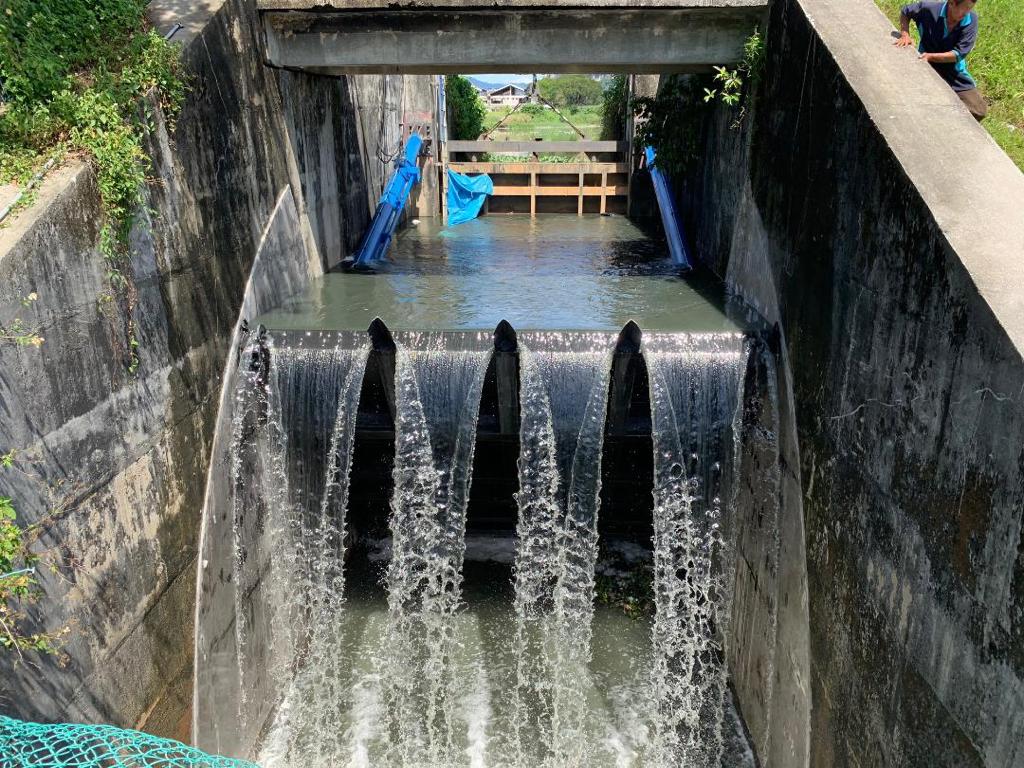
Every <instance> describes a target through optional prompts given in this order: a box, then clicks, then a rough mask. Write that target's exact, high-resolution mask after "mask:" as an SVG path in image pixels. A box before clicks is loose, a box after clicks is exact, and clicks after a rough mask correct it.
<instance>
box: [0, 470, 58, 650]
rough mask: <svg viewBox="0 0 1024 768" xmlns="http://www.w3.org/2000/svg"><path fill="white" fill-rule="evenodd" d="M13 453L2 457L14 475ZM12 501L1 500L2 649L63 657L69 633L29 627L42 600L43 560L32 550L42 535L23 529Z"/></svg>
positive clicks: (36, 528)
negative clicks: (31, 608) (39, 575)
mask: <svg viewBox="0 0 1024 768" xmlns="http://www.w3.org/2000/svg"><path fill="white" fill-rule="evenodd" d="M14 463H15V454H14V451H11V452H9V453H6V454H4V455H2V456H0V468H2V469H3V470H5V471H14ZM16 520H17V513H16V512H15V511H14V506H13V504H12V503H11V500H10V499H9V498H7V497H3V496H0V648H2V649H3V650H5V651H15V652H17V654H18V656H19V658H24V653H25V652H26V651H35V652H37V653H42V654H46V655H50V656H55V655H58V654H59V653H60V647H61V645H62V643H63V641H64V638H65V636H66V635H67V634H68V632H69V631H70V630H69V628H68V627H62V628H61V629H58V630H56V631H54V632H32V631H29V630H28V629H26V628H25V625H26V624H28V621H29V619H28V616H27V609H28V608H29V606H31V605H33V604H34V603H36V602H37V601H38V600H39V597H40V595H41V590H40V588H39V582H38V580H37V578H36V571H37V569H38V568H39V567H40V562H41V559H40V557H39V555H38V554H35V553H34V552H33V551H32V549H31V547H32V545H34V544H35V543H36V542H37V541H38V539H39V535H40V533H41V532H42V527H41V526H39V525H34V526H29V527H27V528H24V529H23V528H21V527H20V526H19V525H18V524H17V522H16Z"/></svg>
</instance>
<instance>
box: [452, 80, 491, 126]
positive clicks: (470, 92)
mask: <svg viewBox="0 0 1024 768" xmlns="http://www.w3.org/2000/svg"><path fill="white" fill-rule="evenodd" d="M444 91H445V98H446V99H447V101H448V138H450V139H455V140H469V141H473V140H475V139H478V138H480V134H481V133H483V132H484V116H485V115H486V114H487V109H486V108H485V107H484V104H483V101H482V100H481V99H480V96H479V94H477V92H476V88H474V87H473V84H472V83H471V82H469V80H467V79H466V78H464V77H462V75H448V76H447V77H445V79H444Z"/></svg>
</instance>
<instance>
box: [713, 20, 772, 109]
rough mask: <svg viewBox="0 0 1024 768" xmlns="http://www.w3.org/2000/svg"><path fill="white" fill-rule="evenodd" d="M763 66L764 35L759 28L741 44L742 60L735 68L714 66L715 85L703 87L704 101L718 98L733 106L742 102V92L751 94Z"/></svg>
mask: <svg viewBox="0 0 1024 768" xmlns="http://www.w3.org/2000/svg"><path fill="white" fill-rule="evenodd" d="M763 66H764V37H762V35H761V30H759V29H756V30H754V34H752V35H751V36H750V37H748V38H747V40H746V42H745V43H744V44H743V60H742V61H741V62H740V63H739V66H737V67H736V69H728V68H726V67H715V85H714V86H713V87H712V88H705V89H704V101H706V102H710V101H714V100H715V99H720V100H721V101H722V103H723V104H728V105H729V106H730V107H735V106H737V105H739V104H741V103H742V101H743V98H744V93H747V94H752V93H753V92H754V88H755V87H756V86H757V82H758V80H759V79H760V77H761V69H762V68H763Z"/></svg>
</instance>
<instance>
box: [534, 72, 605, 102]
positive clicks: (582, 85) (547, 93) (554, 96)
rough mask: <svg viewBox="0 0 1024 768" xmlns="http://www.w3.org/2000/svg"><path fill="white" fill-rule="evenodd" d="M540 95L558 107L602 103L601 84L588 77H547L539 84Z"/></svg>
mask: <svg viewBox="0 0 1024 768" xmlns="http://www.w3.org/2000/svg"><path fill="white" fill-rule="evenodd" d="M537 88H538V89H539V90H540V95H541V96H542V97H543V98H545V99H547V100H548V101H550V102H551V103H552V104H554V105H555V106H556V107H581V106H583V105H585V104H600V103H601V94H602V90H601V84H600V83H599V82H597V80H594V79H593V78H592V77H587V76H586V75H558V76H556V77H545V78H544V79H543V80H540V81H539V82H538V83H537Z"/></svg>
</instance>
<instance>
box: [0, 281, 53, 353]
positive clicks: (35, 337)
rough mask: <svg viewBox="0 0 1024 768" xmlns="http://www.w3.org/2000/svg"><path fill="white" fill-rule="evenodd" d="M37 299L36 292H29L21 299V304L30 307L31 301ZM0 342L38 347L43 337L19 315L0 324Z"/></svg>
mask: <svg viewBox="0 0 1024 768" xmlns="http://www.w3.org/2000/svg"><path fill="white" fill-rule="evenodd" d="M38 300H39V296H38V295H37V294H35V293H30V294H29V295H28V296H26V297H25V298H24V299H22V300H21V305H22V306H23V307H30V306H32V303H33V302H35V301H38ZM0 343H6V344H16V345H17V346H19V347H38V346H40V345H42V343H43V337H42V336H40V335H39V334H38V333H36V331H35V329H33V328H31V327H30V326H29V325H28V324H26V323H25V321H24V320H22V319H21V318H20V317H16V318H14V320H12V321H11V322H10V323H9V324H8V325H6V326H3V325H0Z"/></svg>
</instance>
